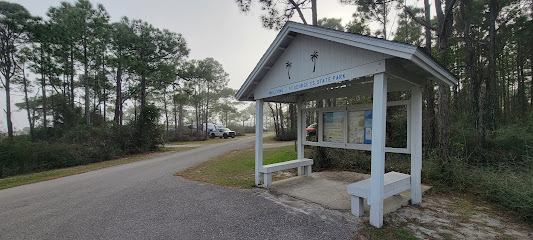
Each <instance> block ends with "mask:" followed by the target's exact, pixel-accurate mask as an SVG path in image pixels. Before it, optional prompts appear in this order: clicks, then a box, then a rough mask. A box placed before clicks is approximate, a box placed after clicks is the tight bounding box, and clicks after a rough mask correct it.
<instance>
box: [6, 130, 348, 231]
mask: <svg viewBox="0 0 533 240" xmlns="http://www.w3.org/2000/svg"><path fill="white" fill-rule="evenodd" d="M253 142H254V138H253V137H251V138H242V139H237V140H235V141H228V142H223V143H218V144H212V145H208V146H204V147H200V148H197V149H194V150H189V151H184V152H178V153H172V154H166V155H162V156H157V157H154V158H151V159H148V160H144V161H139V162H134V163H130V164H124V165H120V166H115V167H110V168H105V169H101V170H97V171H92V172H88V173H84V174H79V175H74V176H69V177H64V178H59V179H55V180H51V181H45V182H39V183H35V184H30V185H25V186H20V187H16V188H11V189H5V190H1V191H0V239H347V238H350V237H351V236H353V234H354V232H353V228H351V227H347V226H350V225H349V223H344V222H342V220H341V222H342V223H340V224H339V221H331V220H330V219H329V220H328V218H326V217H324V216H320V215H319V214H309V212H305V211H299V210H294V208H293V207H290V206H287V205H285V204H280V203H279V202H276V201H274V200H272V199H271V198H270V199H269V198H265V197H264V194H265V191H264V190H259V189H254V190H241V189H232V188H226V187H221V186H215V185H211V184H206V183H200V182H194V181H189V180H186V179H183V178H181V177H175V176H173V174H174V173H175V172H177V171H180V170H183V169H186V168H188V167H190V166H193V165H196V164H198V163H200V162H203V161H206V160H209V159H210V158H212V157H215V156H217V155H221V154H224V153H227V152H230V151H233V150H238V149H244V148H248V147H251V146H252V145H253Z"/></svg>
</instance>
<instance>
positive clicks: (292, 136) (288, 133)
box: [274, 129, 296, 141]
mask: <svg viewBox="0 0 533 240" xmlns="http://www.w3.org/2000/svg"><path fill="white" fill-rule="evenodd" d="M274 140H276V141H294V140H296V129H293V130H291V129H285V132H279V133H278V134H276V136H275V137H274Z"/></svg>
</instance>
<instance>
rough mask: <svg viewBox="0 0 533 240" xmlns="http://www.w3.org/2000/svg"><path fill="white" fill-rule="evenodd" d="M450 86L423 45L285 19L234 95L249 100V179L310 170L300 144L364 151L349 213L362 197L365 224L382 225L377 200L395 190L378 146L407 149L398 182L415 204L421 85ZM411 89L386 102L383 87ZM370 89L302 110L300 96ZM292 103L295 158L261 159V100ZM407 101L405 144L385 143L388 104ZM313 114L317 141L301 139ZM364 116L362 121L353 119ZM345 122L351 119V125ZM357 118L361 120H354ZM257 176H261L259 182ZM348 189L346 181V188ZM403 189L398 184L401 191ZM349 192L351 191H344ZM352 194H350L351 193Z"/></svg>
mask: <svg viewBox="0 0 533 240" xmlns="http://www.w3.org/2000/svg"><path fill="white" fill-rule="evenodd" d="M429 79H431V80H434V81H437V82H440V83H443V84H445V85H449V86H452V85H454V84H457V82H458V81H457V79H456V77H455V76H454V75H453V74H451V73H450V72H449V71H448V70H446V69H445V68H444V67H442V66H441V65H440V64H439V63H437V61H436V60H435V59H433V58H432V57H431V56H430V55H429V54H427V53H425V52H424V50H422V49H421V48H419V47H417V46H413V45H410V44H404V43H398V42H392V41H387V40H383V39H379V38H373V37H367V36H362V35H357V34H352V33H346V32H341V31H336V30H331V29H326V28H321V27H316V26H310V25H304V24H299V23H295V22H288V23H287V24H285V26H284V27H283V28H282V29H281V31H280V32H279V34H278V35H277V37H276V39H275V40H274V42H272V44H271V45H270V47H269V48H268V50H267V51H266V52H265V54H264V55H263V57H262V58H261V60H260V61H259V63H257V65H256V67H255V68H254V70H253V71H252V72H251V73H250V75H249V76H248V78H247V79H246V81H245V82H244V84H243V85H242V87H241V88H240V89H239V91H238V92H237V94H236V98H237V99H238V100H240V101H255V102H256V118H255V119H256V143H255V183H256V185H261V184H263V185H264V186H266V187H269V186H270V185H271V181H272V177H271V176H272V175H271V173H272V172H274V171H279V170H283V169H288V168H298V174H299V175H306V176H310V175H311V165H312V161H313V160H311V159H305V158H304V146H305V145H309V146H323V147H333V148H345V149H357V150H366V151H371V159H372V160H371V178H370V181H368V183H369V186H368V188H369V189H368V192H366V193H361V194H359V195H357V191H355V190H354V191H355V192H356V193H355V194H356V195H357V196H354V197H352V213H354V214H355V215H361V214H362V209H361V208H358V202H357V201H360V203H361V204H362V199H361V197H362V198H367V199H368V203H369V205H370V224H372V225H373V226H376V227H381V226H382V225H383V200H384V199H385V198H386V197H388V196H390V195H394V194H397V193H395V192H394V193H392V192H390V191H391V189H393V190H394V189H396V190H398V189H400V188H402V187H401V184H400V182H396V180H394V177H393V178H392V179H393V180H391V181H392V182H390V183H389V182H387V181H389V180H387V179H389V177H387V174H389V173H387V174H385V152H395V153H403V154H410V155H411V175H410V176H409V175H406V174H401V175H402V176H407V178H406V179H403V180H402V181H403V182H406V183H407V189H409V188H410V190H411V198H412V200H411V202H412V203H413V204H419V203H420V202H421V199H422V193H421V176H420V175H421V170H422V86H424V84H425V81H426V80H429ZM406 90H407V91H410V96H411V99H410V100H407V101H395V102H388V101H387V93H388V92H395V91H406ZM356 95H372V96H373V99H372V104H367V105H355V106H353V105H352V106H342V107H330V108H307V109H304V108H303V106H304V104H303V103H304V102H309V101H316V100H321V99H328V98H329V99H331V98H341V97H351V96H356ZM264 102H278V103H296V104H297V126H298V128H297V129H298V133H297V135H298V138H297V152H298V159H296V160H294V161H288V162H284V163H279V164H271V165H263V103H264ZM398 105H405V106H406V107H407V140H406V141H407V146H406V147H403V148H392V147H386V146H385V137H386V135H385V129H386V128H385V125H386V121H385V119H386V114H387V111H386V110H387V106H398ZM310 112H317V113H318V128H317V129H318V130H317V136H318V141H309V140H308V139H306V137H305V126H304V124H305V123H304V120H303V118H304V116H305V114H308V113H310ZM356 118H358V119H359V120H361V119H364V124H363V125H361V124H360V125H361V126H356V125H358V123H357V122H355V120H354V119H356ZM352 122H353V123H354V124H352ZM359 122H362V121H359ZM263 177H264V181H263ZM348 188H350V186H349V187H348ZM407 189H402V190H401V191H403V190H407ZM348 192H350V189H348ZM351 194H352V193H351Z"/></svg>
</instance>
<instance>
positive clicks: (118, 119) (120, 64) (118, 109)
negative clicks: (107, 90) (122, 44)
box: [114, 62, 122, 125]
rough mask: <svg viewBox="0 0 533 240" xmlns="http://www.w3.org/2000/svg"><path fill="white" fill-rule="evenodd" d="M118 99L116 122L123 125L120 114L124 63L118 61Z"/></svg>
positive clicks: (116, 101) (116, 100) (116, 93)
mask: <svg viewBox="0 0 533 240" xmlns="http://www.w3.org/2000/svg"><path fill="white" fill-rule="evenodd" d="M116 84H117V87H116V92H115V95H116V99H115V119H114V120H115V122H116V123H117V124H119V125H122V123H121V121H120V114H121V109H122V63H120V62H119V63H118V66H117V77H116Z"/></svg>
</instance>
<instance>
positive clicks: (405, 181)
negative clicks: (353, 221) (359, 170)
mask: <svg viewBox="0 0 533 240" xmlns="http://www.w3.org/2000/svg"><path fill="white" fill-rule="evenodd" d="M370 181H371V179H370V178H369V179H366V180H363V181H359V182H356V183H352V184H350V185H348V194H350V195H352V214H353V215H356V216H363V213H364V208H363V207H364V205H363V199H367V200H368V199H370V189H371V183H370ZM410 188H411V176H410V175H408V174H404V173H399V172H388V173H386V174H385V175H384V188H383V199H385V198H388V197H391V196H394V195H397V194H400V193H401V192H403V191H406V190H409V189H410Z"/></svg>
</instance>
